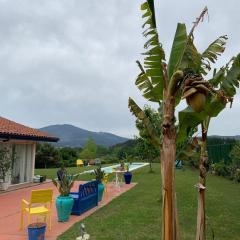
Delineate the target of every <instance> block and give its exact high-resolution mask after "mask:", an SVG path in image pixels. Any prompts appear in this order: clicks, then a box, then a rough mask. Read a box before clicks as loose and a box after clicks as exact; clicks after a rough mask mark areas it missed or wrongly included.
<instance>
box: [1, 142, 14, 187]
mask: <svg viewBox="0 0 240 240" xmlns="http://www.w3.org/2000/svg"><path fill="white" fill-rule="evenodd" d="M11 167H12V156H11V154H10V151H9V149H8V148H7V147H4V148H2V149H0V189H1V190H4V191H5V190H7V189H8V187H9V184H10V179H9V171H10V169H11Z"/></svg>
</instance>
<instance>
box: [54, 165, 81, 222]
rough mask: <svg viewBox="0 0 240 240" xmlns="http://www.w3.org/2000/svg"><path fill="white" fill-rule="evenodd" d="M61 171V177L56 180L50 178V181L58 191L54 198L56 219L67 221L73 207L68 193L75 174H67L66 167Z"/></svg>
mask: <svg viewBox="0 0 240 240" xmlns="http://www.w3.org/2000/svg"><path fill="white" fill-rule="evenodd" d="M62 171H63V173H62V175H61V178H58V180H55V179H52V181H53V184H54V185H55V186H56V187H57V189H58V191H59V193H60V196H58V197H57V198H56V208H57V214H58V221H59V222H67V221H68V219H69V216H70V214H71V211H72V207H73V198H72V197H71V196H70V195H69V193H70V191H71V188H72V187H73V184H74V180H75V178H76V177H77V176H76V177H73V176H72V175H68V174H67V171H66V169H62Z"/></svg>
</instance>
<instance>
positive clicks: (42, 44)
mask: <svg viewBox="0 0 240 240" xmlns="http://www.w3.org/2000/svg"><path fill="white" fill-rule="evenodd" d="M142 2H143V1H139V0H89V1H81V0H51V1H49V0H0V90H1V94H0V98H1V101H0V103H1V104H0V115H1V116H3V117H6V118H9V119H11V120H14V121H16V122H19V123H23V124H25V125H28V126H31V127H35V128H39V127H43V126H46V125H50V124H63V123H68V124H73V125H76V126H78V127H81V128H84V129H88V130H92V131H107V132H112V133H115V134H118V135H121V136H125V137H132V136H133V135H134V134H136V133H137V132H136V130H135V127H134V120H135V119H134V117H133V116H131V114H130V112H129V110H128V108H127V101H128V97H129V96H131V97H133V98H134V99H135V100H136V101H137V102H138V103H139V105H141V106H143V105H144V104H146V103H147V102H146V101H145V100H144V99H143V98H142V97H141V95H140V93H139V91H138V89H137V88H136V87H135V85H134V81H135V77H136V75H137V73H138V69H137V67H136V64H135V60H136V59H138V58H139V57H140V53H141V52H142V51H143V43H144V41H145V40H144V39H143V37H142V35H141V32H142V29H141V25H142V19H141V12H140V10H139V7H140V4H141V3H142ZM220 2H222V3H224V4H220ZM228 2H229V4H226V2H224V1H219V0H211V1H206V0H195V1H189V0H182V1H174V0H156V1H155V5H156V17H157V24H158V27H159V35H160V40H161V42H162V43H163V46H164V48H165V50H166V54H167V56H168V55H169V50H170V47H171V44H172V38H173V36H174V33H175V29H176V23H177V22H185V23H186V24H187V27H188V29H189V28H191V26H192V22H193V20H194V19H195V17H196V16H198V15H199V13H200V12H201V10H202V9H203V8H204V6H205V5H207V6H208V8H209V21H207V20H206V21H204V23H202V24H201V25H200V26H199V27H198V29H197V31H196V33H195V39H196V41H197V43H198V45H197V46H198V48H199V50H204V49H205V47H206V46H207V45H208V44H209V43H210V42H212V41H213V40H215V39H216V38H217V37H218V36H220V35H223V34H227V35H228V36H229V41H228V45H227V50H226V51H225V53H224V54H223V55H222V57H221V58H220V59H219V61H218V64H217V66H218V67H219V66H221V65H223V64H224V63H225V62H226V61H228V60H229V59H230V58H231V56H232V55H236V53H238V52H240V44H239V39H240V32H239V24H240V15H239V9H240V2H239V0H230V1H228ZM239 101H240V96H239V94H238V95H237V96H236V98H235V101H234V105H233V108H232V109H231V110H229V109H226V110H225V111H224V112H222V113H221V115H220V117H219V118H218V119H216V120H214V121H212V124H211V126H210V128H211V130H210V134H219V135H235V134H240V123H239V117H240V111H239V110H240V104H239ZM181 107H182V106H181Z"/></svg>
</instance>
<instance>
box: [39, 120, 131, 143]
mask: <svg viewBox="0 0 240 240" xmlns="http://www.w3.org/2000/svg"><path fill="white" fill-rule="evenodd" d="M39 130H41V131H45V132H48V133H49V134H51V135H53V136H56V137H58V138H60V140H59V142H58V143H56V145H57V146H59V147H83V146H84V144H85V143H86V141H87V140H88V139H89V138H92V139H94V141H95V142H96V144H98V145H103V146H106V147H109V146H113V145H116V144H118V143H123V142H125V141H127V140H129V139H128V138H124V137H120V136H117V135H114V134H111V133H107V132H92V131H88V130H85V129H82V128H79V127H76V126H73V125H69V124H59V125H50V126H46V127H43V128H40V129H39Z"/></svg>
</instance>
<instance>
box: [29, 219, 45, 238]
mask: <svg viewBox="0 0 240 240" xmlns="http://www.w3.org/2000/svg"><path fill="white" fill-rule="evenodd" d="M45 232H46V223H40V222H39V223H32V224H30V225H28V239H29V240H44V239H45Z"/></svg>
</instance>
